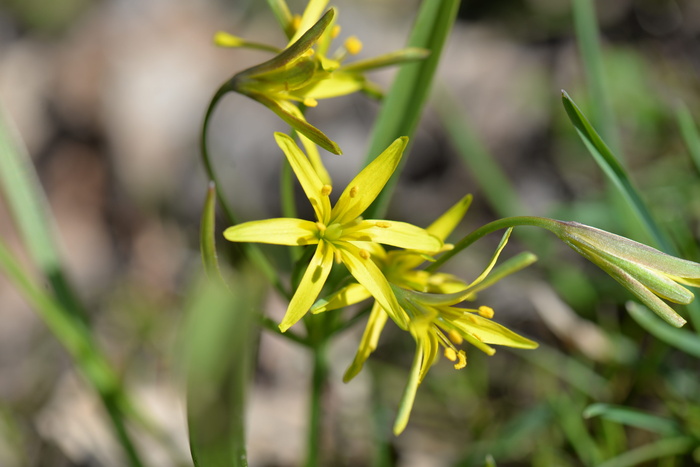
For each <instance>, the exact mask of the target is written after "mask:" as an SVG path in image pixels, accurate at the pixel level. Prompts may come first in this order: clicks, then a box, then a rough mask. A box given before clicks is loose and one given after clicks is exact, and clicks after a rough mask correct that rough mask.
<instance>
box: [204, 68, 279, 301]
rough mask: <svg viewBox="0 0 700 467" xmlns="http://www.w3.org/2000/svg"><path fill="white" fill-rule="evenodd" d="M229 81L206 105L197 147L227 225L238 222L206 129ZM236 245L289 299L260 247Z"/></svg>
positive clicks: (225, 91)
mask: <svg viewBox="0 0 700 467" xmlns="http://www.w3.org/2000/svg"><path fill="white" fill-rule="evenodd" d="M229 83H230V81H227V82H225V83H224V84H223V85H222V86H221V87H219V89H218V90H217V91H216V93H215V94H214V97H212V99H211V102H209V107H207V112H206V114H205V115H204V122H203V123H202V132H201V135H200V140H199V148H200V155H201V157H202V163H203V165H204V170H205V171H206V173H207V177H208V178H209V180H210V181H212V182H214V184H215V185H214V186H215V187H216V197H217V199H218V201H219V204H220V205H221V208H222V210H223V212H224V216H225V218H226V221H227V222H228V223H229V225H236V224H238V220H237V219H236V216H235V215H234V213H233V209H231V206H230V205H229V203H228V201H227V200H226V197H225V196H224V193H223V191H222V190H221V186H222V185H221V183H219V180H218V177H217V176H216V172H215V171H214V166H213V165H212V162H211V157H210V156H209V150H208V147H207V130H208V128H209V121H210V120H211V117H212V115H213V113H214V109H216V106H217V104H218V103H219V101H220V100H221V98H222V97H223V96H224V95H226V93H227V92H229V91H230V88H229ZM237 245H238V248H239V249H240V251H241V252H242V253H243V255H244V256H245V257H246V258H248V259H249V260H250V261H251V262H252V263H253V264H255V265H256V266H257V267H258V268H259V269H260V270H261V271H262V273H263V274H264V275H265V277H266V278H267V279H268V280H269V281H270V283H271V284H272V285H273V286H274V287H275V289H277V291H278V292H279V293H281V294H282V296H284V297H286V298H287V299H290V298H291V296H292V295H291V293H290V292H289V291H288V290H287V289H286V288H285V287H284V286H283V285H282V282H281V281H280V279H279V277H278V276H277V272H276V271H275V268H274V267H273V265H272V264H271V263H270V262H269V261H268V260H267V258H266V257H265V255H264V254H263V252H262V250H260V248H259V247H258V246H257V245H254V244H251V243H241V244H237Z"/></svg>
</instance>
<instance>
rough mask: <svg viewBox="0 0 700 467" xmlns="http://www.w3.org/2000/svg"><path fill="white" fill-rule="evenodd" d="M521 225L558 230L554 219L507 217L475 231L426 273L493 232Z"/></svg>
mask: <svg viewBox="0 0 700 467" xmlns="http://www.w3.org/2000/svg"><path fill="white" fill-rule="evenodd" d="M519 225H529V226H533V227H541V228H543V229H547V230H549V231H554V230H556V225H557V224H556V221H554V220H552V219H547V218H545V217H533V216H517V217H506V218H503V219H498V220H496V221H493V222H490V223H488V224H486V225H483V226H481V227H479V228H478V229H476V230H475V231H473V232H472V233H470V234H468V235H467V236H466V237H464V238H463V239H462V240H460V241H459V242H457V243H456V244H455V246H454V248H453V249H452V250H450V251H448V252H446V253H445V254H444V255H442V256H441V257H440V258H438V260H437V261H435V262H434V263H432V264H431V265H430V266H428V267H427V268H425V270H426V271H429V272H433V271H435V270H437V268H439V267H440V266H442V265H443V264H445V262H447V261H448V260H449V259H450V258H452V257H453V256H454V255H456V254H457V253H459V252H460V251H462V250H464V249H465V248H467V247H469V246H470V245H471V244H473V243H474V242H476V241H477V240H479V239H480V238H481V237H484V236H486V235H488V234H490V233H492V232H495V231H496V230H501V229H507V228H508V227H516V226H519Z"/></svg>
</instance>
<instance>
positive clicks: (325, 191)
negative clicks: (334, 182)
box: [321, 185, 333, 196]
mask: <svg viewBox="0 0 700 467" xmlns="http://www.w3.org/2000/svg"><path fill="white" fill-rule="evenodd" d="M331 191H333V187H332V186H330V185H323V188H321V194H322V195H323V196H329V195H330V194H331Z"/></svg>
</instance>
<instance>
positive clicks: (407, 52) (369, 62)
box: [339, 47, 430, 73]
mask: <svg viewBox="0 0 700 467" xmlns="http://www.w3.org/2000/svg"><path fill="white" fill-rule="evenodd" d="M428 55H430V51H429V50H427V49H421V48H418V47H409V48H406V49H401V50H396V51H394V52H389V53H387V54H384V55H380V56H378V57H372V58H368V59H366V60H358V61H356V62H352V63H348V64H347V65H343V66H342V67H341V68H340V69H339V71H343V72H347V73H364V72H365V71H371V70H375V69H377V68H383V67H386V66H391V65H399V64H402V63H407V62H415V61H418V60H422V59H424V58H426V57H427V56H428Z"/></svg>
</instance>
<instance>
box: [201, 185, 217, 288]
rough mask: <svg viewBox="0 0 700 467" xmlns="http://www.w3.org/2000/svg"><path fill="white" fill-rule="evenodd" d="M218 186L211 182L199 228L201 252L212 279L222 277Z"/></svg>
mask: <svg viewBox="0 0 700 467" xmlns="http://www.w3.org/2000/svg"><path fill="white" fill-rule="evenodd" d="M215 237H216V186H215V184H214V182H209V188H208V189H207V197H206V199H205V200H204V209H202V219H201V222H200V228H199V250H200V253H201V255H202V263H203V264H204V270H205V271H206V272H207V274H208V275H209V277H210V278H212V279H214V278H216V277H220V276H221V272H220V270H219V260H218V259H217V255H216V238H215Z"/></svg>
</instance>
